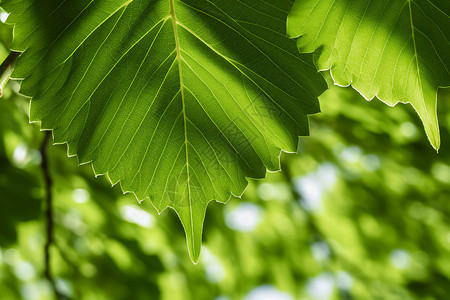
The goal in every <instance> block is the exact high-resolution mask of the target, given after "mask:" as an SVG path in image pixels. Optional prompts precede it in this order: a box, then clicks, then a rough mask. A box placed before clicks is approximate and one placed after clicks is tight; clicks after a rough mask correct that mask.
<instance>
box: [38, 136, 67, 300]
mask: <svg viewBox="0 0 450 300" xmlns="http://www.w3.org/2000/svg"><path fill="white" fill-rule="evenodd" d="M51 137H52V134H51V132H50V131H46V132H45V137H44V140H43V141H42V145H41V148H40V153H41V157H42V163H41V169H42V174H43V176H44V184H45V217H46V220H47V224H46V232H47V240H46V242H45V246H44V255H45V265H44V276H45V278H46V279H47V280H48V281H49V282H50V285H51V287H52V289H53V292H54V294H55V297H56V299H58V300H63V299H68V297H67V296H65V295H64V294H62V293H61V292H60V291H58V288H57V287H56V283H55V280H54V278H53V275H52V272H51V267H50V247H51V246H52V244H53V241H54V234H53V232H54V228H53V226H54V219H53V203H52V199H53V197H52V185H53V181H52V177H51V175H50V167H49V163H48V155H47V148H48V144H49V142H50V141H51Z"/></svg>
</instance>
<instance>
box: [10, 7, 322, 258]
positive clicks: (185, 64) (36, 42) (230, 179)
mask: <svg viewBox="0 0 450 300" xmlns="http://www.w3.org/2000/svg"><path fill="white" fill-rule="evenodd" d="M290 6H291V1H289V0H280V1H278V2H277V3H276V6H275V5H274V4H273V3H272V1H268V0H264V1H263V0H251V1H245V2H242V1H239V0H216V1H206V0H205V1H203V0H184V1H180V0H178V1H177V0H158V1H149V0H134V1H132V0H128V1H126V0H96V1H93V0H90V1H86V0H77V1H61V0H48V1H33V0H6V1H3V7H4V8H5V10H6V11H9V12H11V13H12V14H11V16H10V18H9V19H8V22H11V23H15V31H14V33H15V39H14V44H13V49H14V50H18V51H25V52H24V53H23V54H22V55H21V56H20V58H19V59H18V61H17V64H16V67H15V70H14V73H13V75H12V76H13V78H20V79H23V81H22V84H21V92H22V93H23V94H25V95H28V96H32V97H33V99H32V101H31V110H30V111H31V120H32V121H40V122H41V127H42V128H43V129H52V130H53V136H54V141H55V142H56V143H67V144H68V153H69V155H77V156H78V159H79V162H80V163H87V162H92V165H93V168H94V171H95V173H96V174H107V176H108V177H109V178H110V180H111V182H112V183H114V184H115V183H117V182H119V181H120V185H121V187H122V189H123V191H127V192H134V193H135V194H136V196H137V197H138V199H145V198H149V199H150V200H151V202H152V203H153V205H154V206H155V208H156V209H157V210H158V211H159V212H161V211H162V210H163V209H165V208H166V207H168V206H169V207H172V208H174V209H175V210H176V212H177V213H178V215H179V217H180V219H181V222H182V224H183V226H184V229H185V232H186V236H187V243H188V249H189V253H190V257H191V259H192V260H193V261H194V262H195V261H197V260H198V257H199V253H200V247H201V235H202V228H203V221H204V217H205V212H206V207H207V205H208V203H209V202H210V201H211V200H213V199H214V200H216V201H219V202H222V203H224V202H226V201H228V199H229V198H230V197H231V195H235V196H238V197H239V196H240V195H241V194H242V193H243V191H244V189H245V187H246V186H247V180H246V177H253V178H262V177H264V176H265V172H266V168H267V169H269V170H278V169H279V155H280V150H285V151H290V152H294V151H296V149H297V143H298V135H306V134H307V133H308V121H307V114H311V113H316V112H318V111H319V106H318V102H317V96H318V95H320V94H321V93H322V92H323V90H324V89H325V88H326V86H325V82H324V80H323V78H322V76H321V75H320V74H318V73H317V71H316V70H315V67H314V65H313V63H312V58H311V57H310V56H300V54H299V53H298V50H297V48H296V44H295V41H293V40H291V39H289V38H287V37H286V33H285V26H286V22H285V20H286V18H287V12H288V11H289V9H290Z"/></svg>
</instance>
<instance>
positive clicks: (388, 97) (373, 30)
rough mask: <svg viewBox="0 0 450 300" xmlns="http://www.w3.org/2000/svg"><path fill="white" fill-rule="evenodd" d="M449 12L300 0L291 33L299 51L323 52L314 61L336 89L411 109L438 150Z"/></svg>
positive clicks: (435, 7) (436, 6)
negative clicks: (328, 72) (408, 105)
mask: <svg viewBox="0 0 450 300" xmlns="http://www.w3.org/2000/svg"><path fill="white" fill-rule="evenodd" d="M448 9H449V8H448V4H446V3H445V1H434V3H432V2H431V1H370V0H365V1H363V0H361V1H336V2H333V1H328V0H323V1H296V2H295V4H294V6H293V8H292V10H291V12H290V15H289V17H288V25H287V28H288V29H287V31H288V35H290V36H292V37H297V38H298V46H299V49H300V51H301V52H312V51H315V50H316V49H319V48H320V49H321V50H320V52H318V53H317V54H316V56H315V63H316V65H317V67H318V68H319V69H321V70H325V69H330V70H331V73H332V76H333V79H334V81H335V83H336V84H338V85H342V86H348V85H350V84H351V85H352V86H353V87H354V88H355V89H356V90H358V91H359V92H360V93H361V94H362V95H363V96H364V97H365V98H366V99H372V98H374V97H375V96H377V97H378V98H379V99H381V100H382V101H383V102H385V103H387V104H388V105H395V104H396V103H398V102H403V103H411V104H412V105H413V107H414V108H415V109H416V111H417V112H418V114H419V116H420V118H421V119H422V122H423V125H424V127H425V131H426V133H427V135H428V138H429V140H430V142H431V144H432V145H433V147H435V148H436V149H439V146H440V137H439V126H438V120H437V113H436V109H437V103H436V102H437V90H438V88H440V87H441V88H443V87H449V86H450V73H449V71H448V65H450V59H449V56H448V55H445V54H446V53H449V52H450V43H449V42H448V36H450V31H449V28H450V21H449V20H450V19H449V17H448V13H445V11H448ZM324 16H327V18H325V17H324ZM317 20H320V21H319V22H317Z"/></svg>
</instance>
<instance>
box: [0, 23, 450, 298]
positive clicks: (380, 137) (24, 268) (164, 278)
mask: <svg viewBox="0 0 450 300" xmlns="http://www.w3.org/2000/svg"><path fill="white" fill-rule="evenodd" d="M0 40H1V42H2V45H1V46H0V59H4V58H5V57H6V55H7V53H8V51H7V48H8V45H9V43H10V40H11V28H10V27H8V26H5V25H1V26H0ZM14 90H17V86H16V83H15V82H10V83H9V85H8V88H7V89H6V90H5V92H4V94H5V95H4V97H3V98H2V99H1V100H0V168H1V169H0V205H1V206H0V225H1V231H0V298H1V299H2V300H3V299H6V300H9V299H30V300H41V299H52V298H53V294H52V291H51V289H50V285H49V284H48V282H46V281H45V280H44V279H43V278H44V277H43V268H44V253H43V248H44V243H45V240H46V237H45V219H44V214H43V209H44V207H43V201H42V199H43V196H44V194H45V191H44V187H43V179H42V171H41V169H40V162H41V157H40V153H39V150H38V149H39V147H40V144H41V142H42V139H43V133H42V132H40V131H39V127H38V125H37V124H29V123H28V116H27V114H28V100H27V99H24V98H22V97H20V96H18V95H17V94H16V93H15V92H14ZM449 95H450V94H449V93H448V92H445V91H441V93H440V97H441V98H442V99H440V101H439V103H440V105H441V107H440V116H439V117H440V120H441V124H442V128H441V131H442V132H441V134H442V141H443V143H442V147H441V152H440V153H439V154H437V153H436V152H435V151H434V150H433V148H432V147H431V146H430V145H429V143H428V141H427V139H426V136H425V134H424V132H423V129H422V128H421V127H419V126H421V125H420V120H419V118H418V117H417V116H416V114H415V112H414V111H413V110H412V108H411V107H410V106H405V105H402V106H398V107H394V108H389V107H386V106H385V105H384V104H382V103H381V102H379V101H377V100H374V101H372V103H368V102H367V101H365V100H364V99H363V98H362V97H361V96H360V95H359V94H358V93H357V92H355V91H354V90H352V89H350V88H340V87H331V88H330V89H329V90H328V91H327V92H326V93H325V94H324V95H323V96H322V97H321V99H320V100H321V106H322V113H321V114H319V115H316V116H313V117H312V118H311V137H306V138H301V139H300V151H299V154H298V155H295V154H289V155H285V154H283V155H282V169H283V172H278V173H268V174H267V179H266V180H260V181H251V182H250V184H249V187H248V189H247V191H246V193H245V194H244V196H243V197H242V199H232V200H231V201H230V202H229V203H228V204H227V205H226V206H223V205H220V204H217V203H213V204H211V205H210V207H209V209H208V212H207V218H206V224H205V233H204V246H203V250H202V257H201V259H200V262H199V264H198V265H193V264H192V263H191V261H190V259H189V257H188V254H187V250H186V242H185V237H184V233H183V230H182V227H181V225H180V223H179V221H178V219H177V217H176V215H175V213H174V212H173V211H169V210H166V211H164V212H163V213H162V214H161V215H160V216H157V214H156V212H155V210H154V208H153V207H152V206H151V204H150V203H149V202H146V201H144V202H142V203H141V204H139V203H138V202H137V201H136V200H135V198H134V196H132V195H130V194H126V195H122V194H121V192H120V188H119V187H118V186H115V187H114V188H110V184H109V182H107V180H106V179H105V178H104V177H100V178H94V176H93V172H92V170H91V167H90V166H89V165H84V166H77V161H76V159H75V158H67V155H66V146H64V145H57V146H54V147H51V148H50V149H49V160H50V167H51V175H52V178H53V180H54V185H53V193H54V205H55V207H54V209H55V222H56V224H55V245H54V246H53V247H52V249H51V254H52V261H51V264H52V270H53V273H54V276H55V278H56V283H57V286H58V288H59V290H60V291H61V292H63V293H64V294H66V295H68V296H69V297H70V298H72V299H95V300H99V299H164V300H177V299H180V300H181V299H182V300H186V299H216V300H226V299H230V300H231V299H233V300H234V299H246V300H255V299H275V300H276V299H279V300H287V299H323V300H325V299H330V300H334V299H345V300H347V299H380V300H381V299H389V300H390V299H427V300H428V299H430V300H431V299H447V298H448V296H449V292H448V289H449V287H450V226H449V213H450V204H449V203H448V200H449V195H450V165H449V158H450V132H449V130H450V107H449V106H450V101H449V100H450V99H449V98H450V97H449ZM444 98H446V99H444Z"/></svg>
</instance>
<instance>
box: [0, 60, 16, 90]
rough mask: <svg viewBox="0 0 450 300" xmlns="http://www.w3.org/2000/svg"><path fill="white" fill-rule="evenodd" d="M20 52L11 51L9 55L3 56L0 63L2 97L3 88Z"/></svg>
mask: <svg viewBox="0 0 450 300" xmlns="http://www.w3.org/2000/svg"><path fill="white" fill-rule="evenodd" d="M19 55H20V52H16V51H11V52H10V53H9V55H8V56H7V57H6V58H5V60H4V61H3V63H2V64H1V65H0V97H2V94H3V89H4V88H5V85H6V83H7V82H8V80H9V77H10V76H11V73H12V70H13V67H14V63H15V62H16V59H17V58H18V57H19Z"/></svg>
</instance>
